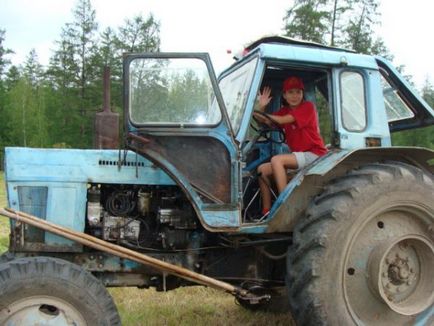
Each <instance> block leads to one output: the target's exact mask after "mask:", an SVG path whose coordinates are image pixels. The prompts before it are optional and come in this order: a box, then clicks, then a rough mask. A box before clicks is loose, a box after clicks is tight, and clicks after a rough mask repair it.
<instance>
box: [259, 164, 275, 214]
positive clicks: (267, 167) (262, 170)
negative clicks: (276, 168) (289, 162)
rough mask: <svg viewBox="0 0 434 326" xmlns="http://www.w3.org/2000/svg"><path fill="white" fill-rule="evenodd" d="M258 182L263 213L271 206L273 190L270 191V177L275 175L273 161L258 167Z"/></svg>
mask: <svg viewBox="0 0 434 326" xmlns="http://www.w3.org/2000/svg"><path fill="white" fill-rule="evenodd" d="M258 174H259V178H258V182H259V189H260V190H261V199H262V213H264V214H265V213H266V212H268V211H269V210H270V208H271V191H270V177H271V176H272V175H273V170H272V169H271V163H264V164H261V165H260V166H259V167H258Z"/></svg>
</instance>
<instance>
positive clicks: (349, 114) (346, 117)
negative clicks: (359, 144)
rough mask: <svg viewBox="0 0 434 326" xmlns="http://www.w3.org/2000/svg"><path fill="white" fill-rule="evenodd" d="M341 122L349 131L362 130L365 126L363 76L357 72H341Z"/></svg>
mask: <svg viewBox="0 0 434 326" xmlns="http://www.w3.org/2000/svg"><path fill="white" fill-rule="evenodd" d="M341 96H342V98H341V107H342V122H343V125H344V127H345V128H346V129H348V130H350V131H362V130H363V129H365V127H366V103H365V87H364V82H363V76H362V75H361V74H359V73H357V72H353V71H345V72H343V73H342V74H341Z"/></svg>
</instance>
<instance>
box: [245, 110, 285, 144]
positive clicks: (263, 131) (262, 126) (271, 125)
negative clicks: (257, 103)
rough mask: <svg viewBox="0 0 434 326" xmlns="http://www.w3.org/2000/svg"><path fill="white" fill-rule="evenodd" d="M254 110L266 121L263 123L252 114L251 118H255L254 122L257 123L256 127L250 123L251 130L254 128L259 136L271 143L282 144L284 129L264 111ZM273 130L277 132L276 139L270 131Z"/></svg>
mask: <svg viewBox="0 0 434 326" xmlns="http://www.w3.org/2000/svg"><path fill="white" fill-rule="evenodd" d="M254 112H255V113H258V114H259V115H261V116H262V117H263V118H265V119H266V120H267V122H268V123H263V122H261V121H260V120H259V119H258V118H256V117H255V115H253V120H255V122H256V124H257V125H258V127H256V126H255V125H254V124H252V123H251V124H250V126H251V127H252V129H253V130H255V131H256V132H257V133H258V134H259V137H261V136H262V137H264V138H265V139H266V140H268V141H270V142H272V143H276V144H282V143H284V142H285V131H284V130H283V128H282V127H281V126H280V124H278V123H277V121H276V120H274V119H273V118H272V117H270V116H269V115H268V114H266V113H264V112H262V111H258V110H255V111H254ZM273 132H277V133H278V134H277V139H274V138H273V137H272V133H273ZM259 137H258V138H259Z"/></svg>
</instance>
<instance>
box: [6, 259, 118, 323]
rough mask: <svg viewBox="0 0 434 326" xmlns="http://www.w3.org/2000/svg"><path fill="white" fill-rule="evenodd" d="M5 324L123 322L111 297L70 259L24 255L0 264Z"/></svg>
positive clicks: (98, 282) (92, 277)
mask: <svg viewBox="0 0 434 326" xmlns="http://www.w3.org/2000/svg"><path fill="white" fill-rule="evenodd" d="M0 324H1V325H56V326H57V325H77V326H82V325H89V326H93V325H107V326H111V325H120V324H121V323H120V319H119V315H118V312H117V309H116V306H115V305H114V303H113V300H112V298H111V296H110V295H109V294H108V292H107V290H106V289H105V287H104V286H103V285H102V283H101V282H100V281H99V280H98V279H96V278H95V277H94V276H93V275H92V274H90V273H88V272H87V271H85V270H83V269H82V268H80V267H79V266H77V265H74V264H72V263H70V262H67V261H64V260H60V259H55V258H48V257H32V258H20V259H16V260H13V261H10V262H8V263H3V264H1V265H0Z"/></svg>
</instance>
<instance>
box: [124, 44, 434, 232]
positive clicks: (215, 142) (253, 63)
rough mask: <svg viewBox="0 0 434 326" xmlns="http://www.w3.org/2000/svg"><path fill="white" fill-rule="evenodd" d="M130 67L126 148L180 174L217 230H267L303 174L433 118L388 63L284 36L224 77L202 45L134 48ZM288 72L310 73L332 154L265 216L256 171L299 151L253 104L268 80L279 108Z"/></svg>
mask: <svg viewBox="0 0 434 326" xmlns="http://www.w3.org/2000/svg"><path fill="white" fill-rule="evenodd" d="M124 73H125V78H124V80H125V92H124V93H125V123H126V130H127V131H128V134H127V146H128V147H129V148H131V149H133V150H134V151H136V152H137V153H139V154H141V155H143V156H144V157H145V158H147V159H149V160H150V161H152V162H153V163H154V164H155V165H156V166H157V167H160V168H161V169H163V170H164V171H165V172H166V173H167V174H168V175H169V176H170V177H171V178H173V180H174V181H175V183H176V184H177V185H179V186H180V187H181V189H183V191H184V192H185V193H186V195H187V197H188V198H189V199H191V202H192V205H193V207H194V209H195V211H196V213H197V214H198V216H199V218H200V219H201V221H202V223H203V224H204V225H205V226H207V227H209V228H210V229H213V230H219V229H226V228H228V229H233V230H237V229H239V228H240V227H241V228H242V227H244V226H245V227H246V228H245V231H246V232H250V231H251V230H255V231H252V232H258V230H262V231H264V230H266V229H267V227H268V224H269V222H272V221H273V219H275V218H276V216H278V215H279V214H278V212H279V210H280V208H281V206H282V205H281V204H282V203H283V202H284V201H286V202H287V199H288V198H289V197H290V196H291V195H292V193H293V192H294V190H295V189H296V188H297V187H298V186H299V185H300V184H301V183H302V180H303V179H304V176H309V175H319V176H324V175H325V174H326V173H327V172H328V171H330V170H331V169H332V168H333V167H334V166H336V165H337V164H339V163H340V162H341V161H342V160H343V159H344V158H345V157H346V156H348V155H350V153H352V152H353V151H354V150H356V149H363V148H369V147H389V146H391V137H390V131H391V130H402V129H405V128H414V127H417V126H421V125H427V124H432V122H433V112H432V110H431V109H430V108H429V107H428V106H427V105H426V103H424V102H423V100H421V99H420V97H418V96H417V95H415V94H414V92H412V91H411V90H407V91H405V90H406V89H408V88H407V87H408V84H406V83H405V81H403V79H402V78H401V77H399V75H397V74H396V71H394V70H393V68H391V66H390V65H389V64H388V63H387V61H384V60H383V59H380V58H377V59H376V58H374V57H371V56H366V55H360V54H356V53H353V52H351V51H347V50H343V49H337V48H328V47H324V46H322V45H318V44H313V43H307V42H300V41H295V40H291V39H287V38H281V37H271V38H265V39H262V40H260V41H257V42H255V43H253V44H251V45H250V46H248V47H247V48H246V50H245V51H244V52H243V56H242V57H241V58H238V60H237V61H236V62H235V63H234V64H233V65H232V66H231V67H229V68H228V69H227V70H225V71H223V72H222V73H221V75H220V76H219V78H218V79H217V78H216V76H215V74H214V71H213V68H212V65H211V62H210V58H209V56H208V55H207V54H203V53H188V54H185V53H150V54H137V55H136V54H134V55H127V56H126V57H125V61H124ZM289 76H297V77H299V78H301V79H302V80H303V82H304V84H305V98H306V99H307V100H309V101H312V102H313V103H314V104H315V107H316V109H317V113H318V120H319V125H320V132H321V135H322V137H323V139H324V141H325V143H326V144H327V146H328V148H329V154H327V155H326V156H325V157H321V158H320V159H318V160H317V161H316V162H315V163H314V164H311V166H309V167H307V168H305V169H303V170H302V171H295V173H296V174H297V173H298V175H299V178H294V179H293V181H291V183H293V184H292V186H288V187H287V190H286V191H285V192H284V193H282V194H281V196H277V194H276V196H275V197H276V200H275V202H274V205H273V207H272V209H271V214H270V215H269V216H268V217H266V218H260V217H259V219H258V213H259V212H260V196H259V192H258V185H257V175H256V169H257V167H258V166H259V165H260V164H261V163H263V162H266V161H268V160H269V159H270V158H271V157H272V156H273V155H275V154H279V153H285V152H288V151H290V149H289V148H288V147H287V146H286V144H285V142H284V141H283V139H284V135H283V136H282V131H280V132H279V130H278V129H279V128H274V129H276V130H273V128H269V127H267V126H264V125H261V124H258V123H257V122H256V121H254V118H253V112H254V110H255V104H256V100H257V95H258V92H259V91H260V90H261V89H262V88H263V87H265V86H268V87H271V89H272V102H271V103H270V104H269V106H268V107H267V111H266V112H267V113H273V112H275V111H277V110H278V109H279V108H280V107H281V105H282V96H281V95H282V84H283V81H284V80H285V79H286V78H287V77H289ZM397 87H398V89H397ZM383 93H384V98H383ZM421 112H422V113H421ZM319 162H323V163H321V164H322V165H320V168H316V169H315V164H316V163H319ZM315 182H317V181H315ZM291 183H290V184H291ZM313 195H314V193H312V192H311V193H309V196H308V198H311V196H313ZM290 211H291V212H292V213H290V214H293V215H294V218H295V217H296V216H297V215H298V214H300V210H299V209H297V207H294V208H292V209H290ZM276 213H277V214H276ZM277 220H279V218H278V219H277ZM252 225H254V226H256V227H255V228H251V226H252Z"/></svg>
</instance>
